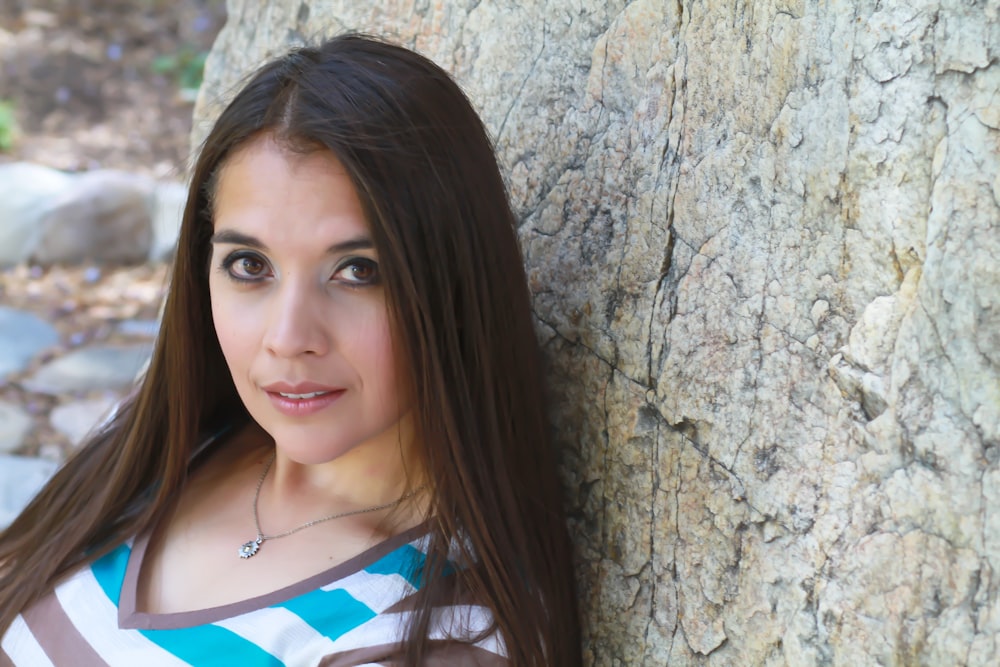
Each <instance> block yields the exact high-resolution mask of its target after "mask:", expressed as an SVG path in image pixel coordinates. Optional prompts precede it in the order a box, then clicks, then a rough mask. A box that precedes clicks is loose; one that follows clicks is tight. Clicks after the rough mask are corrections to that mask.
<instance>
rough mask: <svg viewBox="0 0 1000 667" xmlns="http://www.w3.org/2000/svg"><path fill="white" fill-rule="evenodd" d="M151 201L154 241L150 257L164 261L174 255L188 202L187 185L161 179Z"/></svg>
mask: <svg viewBox="0 0 1000 667" xmlns="http://www.w3.org/2000/svg"><path fill="white" fill-rule="evenodd" d="M151 202H152V209H153V243H152V245H151V247H150V249H149V259H151V260H153V261H164V260H167V259H170V258H171V257H173V254H174V248H175V247H176V245H177V234H178V232H180V226H181V217H182V216H183V214H184V205H185V204H186V203H187V187H185V186H184V185H182V184H180V183H171V182H166V181H161V182H159V183H157V184H156V187H155V189H154V191H153V196H152V199H151Z"/></svg>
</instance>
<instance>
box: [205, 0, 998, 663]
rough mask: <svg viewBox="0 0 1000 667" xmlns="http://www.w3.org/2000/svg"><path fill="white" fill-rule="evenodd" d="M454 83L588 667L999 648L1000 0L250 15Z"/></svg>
mask: <svg viewBox="0 0 1000 667" xmlns="http://www.w3.org/2000/svg"><path fill="white" fill-rule="evenodd" d="M228 10H229V14H230V17H231V20H230V22H229V24H228V25H227V27H226V29H225V30H224V31H223V33H222V34H221V36H220V39H219V41H218V42H217V45H216V48H215V50H214V51H213V53H212V55H211V56H210V57H209V60H208V72H207V78H206V81H207V82H208V85H207V86H205V87H204V88H203V90H202V95H201V98H200V100H199V106H198V118H197V120H196V123H195V129H194V136H195V138H196V139H197V138H200V137H201V136H203V134H204V131H205V128H206V127H207V126H208V124H209V123H210V121H211V119H212V117H213V116H214V115H215V114H216V113H217V111H218V108H219V105H220V104H222V103H223V102H224V101H225V98H226V95H227V94H228V91H231V90H232V89H233V87H234V86H235V84H236V81H237V78H238V76H240V75H242V74H243V73H244V72H246V71H247V70H248V69H249V68H250V67H251V66H253V65H255V64H257V63H258V62H260V61H261V60H262V59H263V58H264V57H265V56H266V55H267V54H268V53H273V52H275V51H278V50H281V49H283V48H285V47H286V46H287V45H288V44H289V43H295V42H297V41H300V40H302V39H305V36H307V35H308V36H316V35H320V34H329V33H333V32H338V31H341V30H344V29H360V30H366V31H375V32H379V33H384V34H388V35H390V36H394V37H396V38H397V39H398V40H399V41H402V42H403V43H405V44H408V45H411V46H414V47H416V48H418V49H420V50H421V51H423V52H424V53H426V54H427V55H429V56H430V57H432V58H434V59H435V60H436V61H437V62H439V63H441V64H442V65H443V66H445V67H446V68H447V69H449V70H451V71H452V72H454V73H455V74H456V76H457V77H458V78H459V80H460V81H461V83H462V84H463V85H464V86H465V88H466V89H467V90H468V92H469V94H470V96H471V97H472V99H473V100H475V102H476V104H477V105H479V107H480V109H481V110H482V114H483V116H484V119H485V121H486V123H487V125H488V126H489V127H490V128H491V130H492V132H493V133H494V135H495V136H496V141H497V146H498V149H499V152H500V155H501V158H502V159H503V161H504V163H505V164H506V165H507V169H508V176H509V181H510V184H511V189H512V196H513V198H514V201H515V204H516V207H517V211H518V213H519V215H520V218H521V220H522V223H521V238H522V241H523V243H524V248H525V253H526V256H527V261H528V266H529V272H530V277H531V283H532V289H533V291H534V295H535V310H536V314H537V316H538V326H539V332H540V335H541V336H542V337H543V339H544V340H545V345H546V349H547V351H548V353H549V361H550V364H551V369H552V379H553V383H554V388H555V395H556V396H558V397H559V399H560V400H559V403H558V406H557V408H558V409H557V414H556V419H557V422H558V427H559V432H560V434H561V440H562V443H563V459H564V471H565V481H566V486H567V490H568V494H569V496H568V497H569V499H570V506H571V515H572V531H573V535H574V538H575V540H576V544H577V547H578V553H579V566H578V567H579V579H580V585H581V591H582V594H583V608H584V614H585V620H586V626H587V643H586V647H585V649H586V656H587V664H588V665H664V664H670V665H673V666H676V667H680V666H683V665H720V666H721V665H734V664H739V665H794V666H796V667H798V666H804V665H836V666H839V665H843V666H853V665H862V664H865V665H867V664H881V665H918V664H920V665H976V666H986V665H990V664H995V660H996V657H995V656H996V655H997V654H998V653H1000V646H998V638H1000V612H998V610H1000V509H998V508H1000V467H998V466H1000V333H998V332H1000V296H998V295H1000V269H998V267H1000V263H998V261H997V258H998V257H1000V177H998V176H997V174H1000V149H998V146H1000V134H998V133H1000V112H998V108H1000V107H998V105H997V99H1000V97H998V91H1000V65H998V63H1000V16H998V13H1000V12H998V8H997V5H996V3H971V4H964V5H958V4H954V3H941V2H930V1H926V0H923V1H920V2H915V3H914V2H907V3H903V2H895V1H893V2H874V1H866V2H860V3H854V4H852V5H851V6H850V7H846V6H841V5H829V4H823V3H818V4H817V3H808V2H801V1H796V0H792V1H789V2H774V1H770V2H763V3H753V4H747V3H736V4H725V3H673V4H670V3H660V2H652V1H648V0H635V1H633V2H625V1H624V0H620V1H613V2H606V3H604V2H602V3H596V2H590V3H580V2H559V3H542V2H526V3H520V4H518V5H517V6H516V7H514V6H511V5H508V4H500V3H481V2H467V3H462V2H454V3H427V2H415V1H412V0H409V1H408V0H401V1H399V2H393V3H376V4H375V5H371V4H365V3H353V2H340V1H336V2H323V3H320V2H311V1H309V0H295V1H294V2H293V1H290V0H284V1H282V2H274V3H268V4H267V5H266V6H265V7H264V8H262V6H261V5H260V4H259V3H255V2H250V1H249V0H230V1H229V5H228Z"/></svg>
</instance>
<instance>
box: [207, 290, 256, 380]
mask: <svg viewBox="0 0 1000 667" xmlns="http://www.w3.org/2000/svg"><path fill="white" fill-rule="evenodd" d="M211 294H212V322H213V325H214V326H215V336H216V338H218V339H219V347H221V348H222V355H223V356H224V357H225V358H226V363H227V364H228V365H229V367H230V369H231V370H235V369H236V368H237V367H239V366H241V365H242V364H246V363H249V357H248V355H249V354H250V352H251V350H252V341H253V331H252V330H251V327H248V326H247V323H248V322H252V321H253V318H252V317H250V316H249V313H248V310H247V308H246V305H243V306H240V305H239V304H237V303H234V302H233V300H232V299H223V298H218V292H217V291H216V290H212V292H211Z"/></svg>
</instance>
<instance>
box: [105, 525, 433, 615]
mask: <svg viewBox="0 0 1000 667" xmlns="http://www.w3.org/2000/svg"><path fill="white" fill-rule="evenodd" d="M430 527H431V522H430V521H423V522H421V523H419V524H417V525H416V526H414V527H413V528H409V529H407V530H404V531H403V532H401V533H399V534H398V535H393V536H392V537H390V538H388V539H386V540H383V541H382V542H379V543H378V544H376V545H374V546H372V547H370V548H368V549H365V550H364V551H362V552H361V553H359V554H358V555H357V556H354V557H352V558H349V559H347V560H345V561H344V562H342V563H340V564H338V565H334V566H333V567H331V568H330V569H328V570H324V571H323V572H320V573H318V574H314V575H312V576H310V577H307V578H305V579H303V580H302V581H299V582H296V583H294V584H291V585H289V586H285V587H283V588H279V589H278V590H275V591H272V592H270V593H265V594H264V595H258V596H255V597H252V598H247V599H246V600H240V601H238V602H231V603H229V604H224V605H220V606H217V607H209V608H207V609H196V610H192V611H179V612H171V613H166V614H152V613H148V612H144V611H137V610H136V593H137V591H138V584H139V573H140V572H141V570H142V563H143V561H144V560H145V556H146V548H147V547H148V546H149V540H150V537H151V534H152V532H153V531H146V532H145V533H143V534H142V535H140V536H139V537H138V538H136V540H135V543H134V544H133V545H132V551H131V553H129V558H128V565H127V566H126V569H125V578H124V580H123V581H122V589H121V593H120V594H119V599H118V627H119V628H120V629H122V630H128V629H136V630H176V629H180V628H189V627H197V626H199V625H206V624H208V623H215V622H217V621H221V620H224V619H227V618H233V617H235V616H239V615H240V614H246V613H248V612H251V611H256V610H258V609H263V608H264V607H269V606H271V605H274V604H278V603H279V602H285V601H286V600H291V599H292V598H295V597H298V596H299V595H303V594H305V593H308V592H309V591H312V590H314V589H316V588H319V587H320V586H324V585H326V584H329V583H332V582H335V581H339V580H341V579H344V578H345V577H346V576H347V575H350V574H354V573H355V572H358V571H360V570H362V569H364V568H365V567H367V566H368V565H371V564H372V563H374V562H376V561H377V560H378V559H380V558H382V557H383V556H385V555H387V554H389V553H391V552H392V551H395V550H396V549H398V548H400V547H402V546H403V545H405V544H409V543H411V542H413V541H415V540H417V539H418V538H420V537H423V536H424V535H427V534H428V533H429V532H430Z"/></svg>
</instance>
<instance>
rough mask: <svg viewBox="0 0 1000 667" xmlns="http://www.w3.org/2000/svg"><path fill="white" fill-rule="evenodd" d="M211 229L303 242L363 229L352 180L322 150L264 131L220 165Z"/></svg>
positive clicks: (266, 239)
mask: <svg viewBox="0 0 1000 667" xmlns="http://www.w3.org/2000/svg"><path fill="white" fill-rule="evenodd" d="M212 222H213V227H214V231H215V232H216V233H218V232H220V231H226V230H233V231H239V232H241V233H243V234H250V235H253V236H255V237H258V238H259V239H260V240H261V241H263V242H264V243H266V244H271V243H278V242H283V243H298V244H301V245H306V246H316V245H322V244H324V243H330V242H336V241H338V240H340V239H342V238H343V237H345V236H350V237H357V236H359V235H365V236H367V235H368V231H369V228H368V223H367V220H366V219H365V215H364V209H363V206H362V204H361V201H360V199H359V197H358V194H357V190H356V189H355V187H354V184H353V182H352V181H351V178H350V176H349V174H348V172H347V170H346V169H345V168H344V166H343V165H342V164H341V162H340V161H339V160H338V159H337V157H336V156H335V155H334V154H333V153H332V152H330V151H328V150H315V151H310V152H308V153H299V152H295V151H292V150H290V149H289V148H287V147H285V146H282V145H281V144H279V143H278V142H276V141H275V140H273V139H272V138H271V137H269V136H264V137H260V138H257V139H254V140H252V141H251V142H250V143H249V144H247V145H246V146H243V147H241V148H239V149H238V150H237V151H236V152H235V153H234V154H233V155H232V156H231V157H230V158H229V159H228V160H227V161H226V162H225V164H224V165H223V167H222V169H221V170H220V172H219V176H218V179H217V181H216V183H215V196H214V197H213V198H212Z"/></svg>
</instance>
